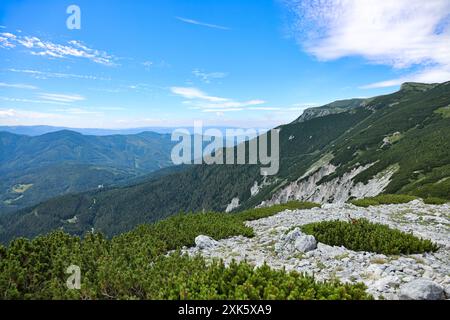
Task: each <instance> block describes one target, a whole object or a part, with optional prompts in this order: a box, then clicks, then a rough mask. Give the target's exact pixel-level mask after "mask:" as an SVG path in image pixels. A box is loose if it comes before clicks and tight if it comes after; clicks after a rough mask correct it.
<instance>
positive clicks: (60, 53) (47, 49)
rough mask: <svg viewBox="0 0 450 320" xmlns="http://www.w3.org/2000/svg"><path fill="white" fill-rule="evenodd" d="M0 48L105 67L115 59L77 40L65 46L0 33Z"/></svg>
mask: <svg viewBox="0 0 450 320" xmlns="http://www.w3.org/2000/svg"><path fill="white" fill-rule="evenodd" d="M0 47H2V48H6V49H12V48H16V47H22V48H26V49H27V50H28V52H29V53H30V54H32V55H36V56H44V57H51V58H69V57H70V58H83V59H88V60H90V61H93V62H95V63H98V64H102V65H106V66H114V65H117V64H116V60H117V58H115V57H114V56H112V55H110V54H108V53H106V52H105V51H100V50H97V49H92V48H89V47H87V46H86V45H84V44H83V43H82V42H80V41H77V40H71V41H69V42H67V43H65V44H57V43H54V42H51V41H45V40H41V39H40V38H38V37H35V36H22V35H15V34H12V33H9V32H3V33H0Z"/></svg>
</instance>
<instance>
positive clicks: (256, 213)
mask: <svg viewBox="0 0 450 320" xmlns="http://www.w3.org/2000/svg"><path fill="white" fill-rule="evenodd" d="M312 208H320V204H317V203H313V202H300V201H290V202H288V203H284V204H278V205H274V206H271V207H263V208H258V209H249V210H245V211H242V212H239V213H238V216H239V217H241V218H242V219H244V220H248V221H250V220H258V219H262V218H266V217H269V216H271V215H273V214H274V213H277V212H281V211H284V210H305V209H312Z"/></svg>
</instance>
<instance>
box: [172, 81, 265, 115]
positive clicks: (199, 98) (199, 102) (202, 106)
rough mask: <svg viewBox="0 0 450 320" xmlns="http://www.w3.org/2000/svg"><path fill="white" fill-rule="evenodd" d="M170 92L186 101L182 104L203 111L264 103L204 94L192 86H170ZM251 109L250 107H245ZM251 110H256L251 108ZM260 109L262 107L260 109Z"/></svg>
mask: <svg viewBox="0 0 450 320" xmlns="http://www.w3.org/2000/svg"><path fill="white" fill-rule="evenodd" d="M171 91H172V93H174V94H176V95H179V96H181V97H183V98H185V99H188V100H187V101H183V103H184V104H187V105H190V107H189V109H191V110H203V112H222V113H223V112H229V111H242V110H244V108H246V107H250V106H258V105H261V104H264V103H266V101H264V100H259V99H254V100H248V101H235V100H233V99H228V98H222V97H215V96H210V95H208V94H206V93H205V92H203V91H201V90H200V89H197V88H193V87H172V88H171ZM245 110H252V109H248V108H247V109H245ZM253 110H257V109H256V108H253ZM261 110H262V109H261Z"/></svg>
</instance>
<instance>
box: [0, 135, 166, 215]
mask: <svg viewBox="0 0 450 320" xmlns="http://www.w3.org/2000/svg"><path fill="white" fill-rule="evenodd" d="M173 145H174V143H173V142H172V141H171V136H170V135H169V134H158V133H154V132H142V133H139V134H134V135H112V136H88V135H82V134H80V133H77V132H74V131H69V130H62V131H57V132H51V133H46V134H43V135H39V136H26V135H17V134H13V133H9V132H0V174H1V176H2V179H1V181H0V213H5V212H10V211H15V210H17V209H19V208H23V207H26V206H30V205H33V204H36V203H39V202H42V201H44V200H47V199H50V198H52V197H55V196H57V195H62V194H66V193H74V192H81V191H86V190H90V189H94V188H104V187H107V186H110V185H112V184H115V183H119V182H120V181H124V180H127V179H131V178H133V177H138V176H141V175H145V174H148V173H151V172H153V171H156V170H159V169H161V168H164V167H167V166H170V165H171V164H172V162H171V159H170V152H171V149H172V147H173Z"/></svg>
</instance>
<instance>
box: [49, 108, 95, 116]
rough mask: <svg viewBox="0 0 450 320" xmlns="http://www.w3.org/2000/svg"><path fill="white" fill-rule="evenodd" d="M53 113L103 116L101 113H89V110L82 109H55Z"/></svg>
mask: <svg viewBox="0 0 450 320" xmlns="http://www.w3.org/2000/svg"><path fill="white" fill-rule="evenodd" d="M55 111H58V112H65V113H68V114H74V115H97V116H101V115H103V113H102V112H99V111H91V110H87V109H84V108H67V109H57V110H55Z"/></svg>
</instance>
